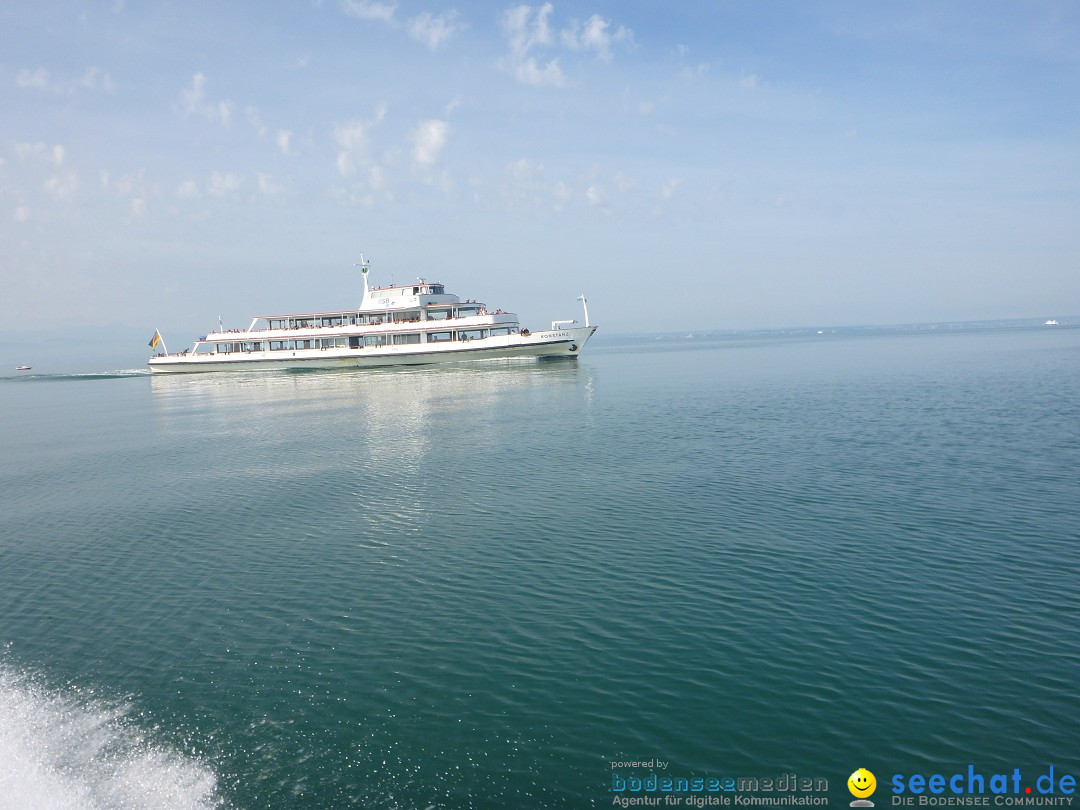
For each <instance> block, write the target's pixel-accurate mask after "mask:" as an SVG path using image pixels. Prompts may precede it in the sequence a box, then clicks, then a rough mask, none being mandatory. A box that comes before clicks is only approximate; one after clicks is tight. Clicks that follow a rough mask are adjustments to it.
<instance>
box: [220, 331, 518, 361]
mask: <svg viewBox="0 0 1080 810" xmlns="http://www.w3.org/2000/svg"><path fill="white" fill-rule="evenodd" d="M517 331H518V330H517V327H516V326H498V327H494V328H491V329H457V330H449V329H448V330H446V331H445V332H426V333H421V332H409V333H406V334H403V335H353V336H351V337H332V338H308V339H305V340H270V341H261V340H248V341H239V342H234V343H216V344H214V346H215V349H216V351H217V352H218V353H219V354H228V353H230V352H261V351H266V350H267V348H268V347H267V344H269V351H272V352H276V351H286V350H296V349H344V348H350V349H359V348H360V347H362V346H407V345H411V344H417V343H422V342H427V343H445V342H448V341H453V340H460V341H470V340H483V339H484V338H486V337H488V336H490V337H499V336H501V335H509V334H512V333H516V332H517ZM424 334H426V335H427V340H426V341H424V339H423V335H424Z"/></svg>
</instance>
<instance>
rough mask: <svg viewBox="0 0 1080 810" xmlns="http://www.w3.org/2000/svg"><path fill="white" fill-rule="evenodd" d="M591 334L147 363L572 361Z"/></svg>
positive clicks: (161, 370)
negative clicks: (555, 359)
mask: <svg viewBox="0 0 1080 810" xmlns="http://www.w3.org/2000/svg"><path fill="white" fill-rule="evenodd" d="M595 331H596V327H595V326H585V327H577V328H572V329H560V330H557V331H547V332H534V333H532V334H531V335H527V336H524V335H513V336H509V337H499V338H485V339H483V340H476V341H472V342H471V345H469V344H466V345H462V344H461V343H455V344H454V345H452V346H445V347H444V346H441V345H438V344H435V345H432V344H419V345H407V346H385V347H380V348H378V349H373V348H358V349H352V348H348V349H347V348H336V349H303V350H285V351H273V352H268V351H258V352H231V353H221V354H218V353H214V354H187V355H165V356H162V357H154V358H151V359H150V364H149V365H150V371H151V372H153V373H155V374H192V373H202V372H212V371H287V370H291V369H351V368H378V367H382V366H406V365H430V364H436V363H465V362H481V361H486V360H506V359H517V358H522V359H525V358H549V357H576V356H577V355H578V354H579V353H580V352H581V350H582V349H584V348H585V344H586V342H587V341H588V340H589V338H591V337H592V335H593V333H594V332H595Z"/></svg>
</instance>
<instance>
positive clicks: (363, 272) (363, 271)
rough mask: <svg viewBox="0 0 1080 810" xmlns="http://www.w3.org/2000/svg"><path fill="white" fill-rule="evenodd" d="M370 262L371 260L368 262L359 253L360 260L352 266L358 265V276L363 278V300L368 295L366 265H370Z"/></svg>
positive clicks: (365, 299)
mask: <svg viewBox="0 0 1080 810" xmlns="http://www.w3.org/2000/svg"><path fill="white" fill-rule="evenodd" d="M370 264H371V262H369V261H368V260H367V259H365V258H364V254H363V253H361V254H360V261H358V262H356V263H355V264H354V265H353V267H359V268H360V277H361V278H362V279H364V301H367V297H368V280H367V271H368V265H370Z"/></svg>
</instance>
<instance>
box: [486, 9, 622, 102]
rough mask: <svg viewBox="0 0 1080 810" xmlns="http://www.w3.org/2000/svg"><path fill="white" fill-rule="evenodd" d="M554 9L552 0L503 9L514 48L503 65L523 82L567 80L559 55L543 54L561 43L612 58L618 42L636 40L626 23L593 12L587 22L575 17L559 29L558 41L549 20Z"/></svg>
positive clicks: (548, 83) (547, 83) (555, 84)
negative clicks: (566, 25)
mask: <svg viewBox="0 0 1080 810" xmlns="http://www.w3.org/2000/svg"><path fill="white" fill-rule="evenodd" d="M553 11H554V6H553V5H552V4H551V3H544V4H543V5H542V6H539V7H536V8H534V7H532V6H529V5H519V6H514V7H513V8H510V9H507V11H506V12H504V13H503V17H502V30H503V35H504V36H505V37H506V41H507V45H508V46H509V49H510V53H509V55H508V56H507V57H506V59H504V60H503V67H504V68H505V69H506V70H507V71H509V73H510V74H511V75H513V77H514V78H515V79H517V80H518V81H519V82H521V83H522V84H528V85H532V86H534V87H544V86H549V87H563V86H565V85H566V84H567V78H566V75H565V74H564V73H563V70H562V68H561V67H560V66H559V59H558V56H551V55H549V54H545V55H542V56H541V55H539V54H540V53H541V52H542V51H544V50H545V49H546V50H551V49H554V48H556V47H560V46H561V47H562V48H563V49H565V50H568V51H581V52H591V53H594V54H595V55H596V57H597V58H598V59H603V60H610V59H611V50H612V46H613V45H614V44H616V43H619V44H626V45H629V44H632V43H633V41H634V34H633V32H632V31H631V30H630V29H629V28H627V27H626V26H624V25H619V26H614V25H613V24H612V22H611V20H606V19H604V18H603V17H601V16H600V15H599V14H593V15H592V16H591V17H589V18H588V19H587V20H586V21H585V22H584V23H580V22H578V21H576V20H574V21H571V23H570V25H569V27H567V28H564V29H563V30H562V31H561V32H560V33H559V39H558V43H556V41H555V37H554V36H553V35H552V32H551V26H550V25H549V22H548V19H549V18H550V17H551V14H552V12H553Z"/></svg>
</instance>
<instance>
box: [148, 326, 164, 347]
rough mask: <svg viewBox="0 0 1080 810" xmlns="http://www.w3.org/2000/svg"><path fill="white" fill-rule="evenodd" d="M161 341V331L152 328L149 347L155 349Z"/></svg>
mask: <svg viewBox="0 0 1080 810" xmlns="http://www.w3.org/2000/svg"><path fill="white" fill-rule="evenodd" d="M159 343H161V332H159V331H158V330H157V329H155V330H154V336H153V337H152V338H150V348H151V349H156V348H157V347H158V344H159Z"/></svg>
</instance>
